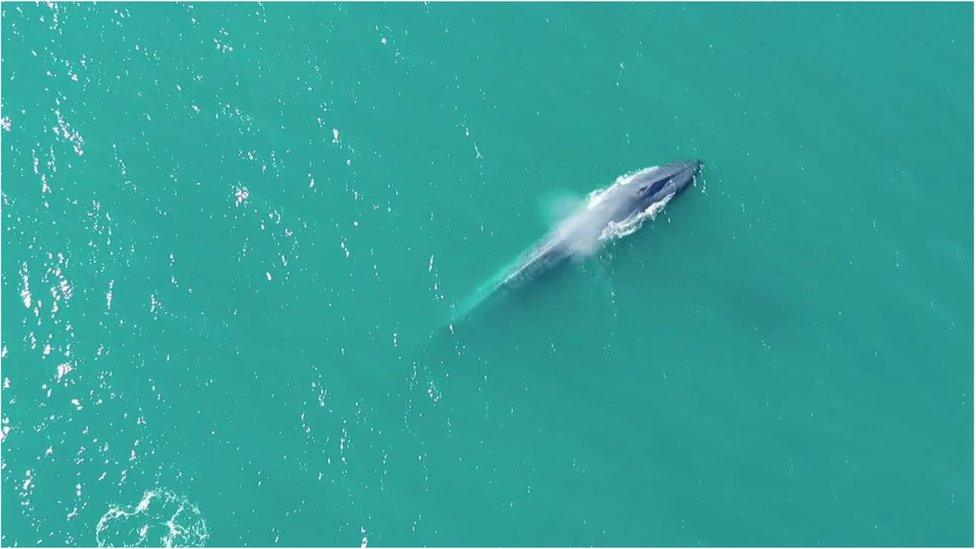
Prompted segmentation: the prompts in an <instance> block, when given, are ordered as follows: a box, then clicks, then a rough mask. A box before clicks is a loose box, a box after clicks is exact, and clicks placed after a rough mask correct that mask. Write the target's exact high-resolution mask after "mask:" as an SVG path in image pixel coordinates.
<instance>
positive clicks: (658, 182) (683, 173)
mask: <svg viewBox="0 0 976 549" xmlns="http://www.w3.org/2000/svg"><path fill="white" fill-rule="evenodd" d="M701 166H702V163H701V160H688V161H686V162H672V163H671V164H665V165H663V166H660V167H658V168H657V169H656V170H651V171H649V172H647V173H646V174H641V175H640V176H638V177H639V179H637V180H636V181H634V183H636V185H635V188H636V192H637V195H638V199H639V200H640V203H641V204H642V207H643V208H648V207H650V206H653V205H654V204H656V203H658V202H661V201H662V200H665V199H667V198H668V197H671V196H673V195H677V194H679V193H680V192H681V191H683V190H685V189H686V188H688V187H689V186H690V185H691V184H692V183H694V181H695V178H696V177H698V173H699V172H700V171H701Z"/></svg>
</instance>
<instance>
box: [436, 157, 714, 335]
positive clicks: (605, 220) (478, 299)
mask: <svg viewBox="0 0 976 549" xmlns="http://www.w3.org/2000/svg"><path fill="white" fill-rule="evenodd" d="M701 169H702V162H701V160H688V161H682V162H671V163H668V164H663V165H661V166H652V167H649V168H644V169H641V170H637V171H635V172H631V173H627V174H624V175H622V176H620V177H618V178H617V179H616V180H615V181H614V182H613V184H611V185H610V186H608V187H606V188H602V189H597V190H595V191H593V192H591V193H590V194H589V195H588V196H587V200H586V201H585V202H584V203H583V204H582V205H581V206H579V207H578V208H576V209H575V210H574V211H573V213H572V214H571V215H569V216H568V217H566V218H565V219H564V220H563V221H562V222H561V223H559V224H558V225H557V226H556V227H555V228H554V229H553V230H551V231H550V232H549V233H548V234H546V235H545V236H544V237H543V238H542V239H541V240H539V241H538V242H537V243H536V244H535V245H534V246H532V247H531V248H529V249H528V251H527V252H525V253H523V254H521V255H520V256H518V257H517V259H516V261H514V262H512V263H510V264H509V267H507V268H505V269H503V270H501V271H500V272H499V273H497V274H496V275H495V276H494V277H492V278H491V279H490V280H489V281H488V282H486V283H485V284H483V285H481V287H479V288H478V290H476V291H475V292H474V294H472V295H471V296H470V297H469V298H468V299H467V300H465V301H464V302H462V303H460V304H458V305H456V306H454V307H452V314H451V318H450V320H449V321H448V323H447V324H446V326H447V327H448V328H449V329H450V330H451V331H452V332H453V330H454V323H456V322H459V321H461V320H462V319H464V318H466V317H467V316H468V315H469V314H470V313H471V312H472V311H473V310H474V309H476V308H478V307H479V306H480V305H481V304H482V303H483V302H485V301H486V300H488V299H489V298H490V297H491V296H493V295H496V294H499V293H507V292H504V291H505V290H515V289H516V288H517V287H520V286H522V285H524V284H525V283H527V282H528V281H530V280H533V279H535V278H537V277H538V276H540V275H541V274H543V273H544V272H546V271H548V270H549V269H552V268H553V267H555V266H557V265H558V264H560V263H562V262H563V261H565V260H567V259H569V258H570V257H586V256H589V255H592V254H593V253H594V252H596V251H597V250H598V249H599V248H600V247H601V246H603V244H605V243H606V242H609V241H611V240H615V239H617V238H622V237H624V236H627V235H629V234H632V233H634V232H635V231H637V230H638V229H640V228H641V226H642V225H643V223H644V221H645V220H647V219H653V218H654V217H655V216H657V214H659V213H660V212H661V211H662V210H663V209H664V207H665V206H667V205H668V203H669V202H671V201H672V200H673V199H674V198H675V197H676V196H678V195H679V194H681V193H682V192H683V191H684V190H685V189H687V188H688V187H690V186H691V185H693V184H694V182H695V180H696V179H697V178H698V176H699V174H700V173H701Z"/></svg>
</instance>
